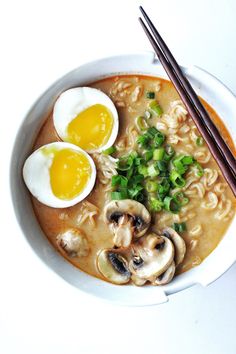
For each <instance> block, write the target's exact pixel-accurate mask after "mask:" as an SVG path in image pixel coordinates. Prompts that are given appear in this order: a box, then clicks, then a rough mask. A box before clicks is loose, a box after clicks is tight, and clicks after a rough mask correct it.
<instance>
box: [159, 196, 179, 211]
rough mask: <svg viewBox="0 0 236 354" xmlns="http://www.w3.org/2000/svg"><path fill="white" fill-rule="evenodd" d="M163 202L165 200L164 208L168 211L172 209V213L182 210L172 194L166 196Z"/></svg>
mask: <svg viewBox="0 0 236 354" xmlns="http://www.w3.org/2000/svg"><path fill="white" fill-rule="evenodd" d="M163 202H164V208H165V210H167V211H171V212H172V213H178V211H179V210H180V206H179V205H178V204H177V203H176V202H175V200H174V199H173V198H172V197H170V196H166V197H165V198H164V201H163Z"/></svg>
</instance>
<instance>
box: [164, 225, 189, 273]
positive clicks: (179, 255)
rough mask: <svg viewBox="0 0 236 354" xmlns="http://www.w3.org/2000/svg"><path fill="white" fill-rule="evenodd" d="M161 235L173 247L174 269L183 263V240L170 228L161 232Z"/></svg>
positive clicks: (184, 251)
mask: <svg viewBox="0 0 236 354" xmlns="http://www.w3.org/2000/svg"><path fill="white" fill-rule="evenodd" d="M163 235H164V236H166V237H168V238H169V239H170V240H171V241H172V242H173V244H174V247H175V265H176V267H177V266H178V265H179V264H180V263H182V262H183V260H184V256H185V253H186V245H185V241H184V240H183V238H182V237H181V236H180V235H179V234H178V233H177V232H176V231H175V230H174V229H172V228H171V227H167V228H166V229H164V230H163Z"/></svg>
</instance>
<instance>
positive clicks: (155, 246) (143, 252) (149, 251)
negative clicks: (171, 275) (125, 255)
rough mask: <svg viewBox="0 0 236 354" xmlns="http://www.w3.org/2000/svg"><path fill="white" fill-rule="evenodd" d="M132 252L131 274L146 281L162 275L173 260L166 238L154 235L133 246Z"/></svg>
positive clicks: (171, 246) (170, 243)
mask: <svg viewBox="0 0 236 354" xmlns="http://www.w3.org/2000/svg"><path fill="white" fill-rule="evenodd" d="M132 252H133V256H132V259H131V261H130V263H129V269H130V271H131V273H132V274H134V275H136V276H137V277H139V278H142V279H147V280H148V279H149V278H152V277H155V276H156V277H158V276H159V275H161V274H162V273H164V272H165V271H166V270H167V268H168V267H169V266H170V265H171V263H172V261H173V259H174V246H173V244H172V242H171V241H170V240H169V239H168V238H167V237H165V236H158V235H156V234H154V233H151V234H149V235H148V236H144V237H142V238H141V239H140V240H139V241H138V242H136V243H135V244H133V245H132Z"/></svg>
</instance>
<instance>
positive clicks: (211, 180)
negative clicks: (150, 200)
mask: <svg viewBox="0 0 236 354" xmlns="http://www.w3.org/2000/svg"><path fill="white" fill-rule="evenodd" d="M90 87H93V88H97V89H99V90H101V91H103V92H104V93H106V94H107V95H108V96H109V97H110V98H111V99H112V101H113V102H114V103H115V106H116V108H117V110H118V115H119V133H118V137H117V139H116V141H115V144H114V146H115V148H116V152H115V153H114V154H113V155H112V156H113V157H114V158H119V157H121V156H125V155H127V154H130V153H132V152H133V151H136V150H138V149H139V148H138V144H137V138H138V136H139V135H140V134H143V133H144V132H143V131H141V132H140V125H137V117H139V116H144V114H145V112H147V111H148V109H147V107H148V106H149V103H150V101H151V99H150V98H147V93H148V92H151V93H154V95H155V100H157V102H158V104H159V105H160V107H161V109H162V111H163V112H162V113H161V115H160V116H156V115H155V114H152V116H151V117H149V116H147V117H146V118H145V119H146V120H145V121H146V122H147V124H148V125H150V126H153V127H155V128H157V129H158V131H160V132H162V133H163V134H164V135H165V137H166V140H165V144H166V143H168V144H169V145H170V146H172V147H173V149H174V150H175V155H176V156H179V155H180V154H181V155H187V156H192V157H193V158H194V159H195V160H196V161H197V162H198V163H199V164H200V166H201V167H202V168H203V172H204V173H203V175H201V176H198V175H196V171H195V172H194V171H193V170H192V169H191V168H189V170H188V171H187V172H186V174H185V180H186V184H185V186H184V187H183V188H176V191H175V190H173V191H172V194H173V193H174V192H178V191H181V192H183V193H184V195H185V198H187V199H188V203H186V205H183V206H182V207H181V209H180V210H179V212H176V213H172V212H170V211H167V210H161V211H159V212H153V211H152V212H150V214H151V223H150V226H149V229H148V230H147V231H146V233H145V235H148V234H150V233H151V232H154V233H156V234H158V235H161V234H162V230H163V229H165V228H167V227H172V226H173V224H178V225H179V224H184V225H185V226H186V230H182V232H181V233H180V235H181V237H182V238H183V240H184V241H185V244H186V253H185V255H184V258H183V260H182V262H181V263H180V264H179V265H178V266H177V268H176V273H175V274H179V273H182V272H184V271H187V270H189V269H191V268H192V267H194V266H196V265H199V264H200V263H201V262H202V261H203V260H204V259H205V258H206V257H207V256H208V255H209V254H210V253H211V252H212V251H213V250H214V249H215V247H216V246H217V245H218V243H219V242H220V240H221V239H222V237H223V236H224V234H225V232H226V230H227V228H228V226H229V224H230V222H231V221H232V218H233V216H234V214H235V199H234V197H233V194H232V192H231V190H230V188H229V187H228V185H227V184H226V182H225V180H224V178H223V176H222V174H221V172H220V170H219V168H218V166H217V164H216V162H215V161H214V159H213V158H212V156H211V154H210V152H209V150H208V148H207V146H206V144H205V143H204V142H203V140H202V138H201V137H200V134H199V132H198V130H197V128H196V127H195V125H194V123H193V121H192V119H191V118H190V117H189V115H188V113H187V111H186V109H185V107H184V105H183V104H182V102H181V101H180V99H179V96H178V94H177V92H176V91H175V89H174V87H173V85H172V84H171V83H170V82H169V81H166V80H164V79H160V78H153V77H148V76H140V75H128V76H116V77H110V78H105V79H103V80H101V81H97V82H95V83H93V84H91V85H90ZM151 96H152V95H151ZM152 98H153V97H152ZM202 101H203V100H202ZM203 103H204V105H205V107H206V109H207V110H208V112H209V114H210V116H211V118H212V120H213V121H214V122H215V124H216V125H217V127H218V128H219V130H220V132H221V133H222V135H223V137H224V138H225V140H226V141H227V143H228V144H229V146H230V147H231V149H232V151H234V152H235V150H234V145H233V141H232V139H231V137H230V135H229V133H228V131H227V129H226V127H225V126H224V124H223V122H222V121H221V120H220V118H219V116H218V115H217V113H216V112H215V111H214V110H213V109H212V108H211V107H210V106H209V105H208V104H207V103H206V102H204V101H203ZM55 141H60V139H59V137H58V135H57V133H56V131H55V128H54V124H53V119H52V114H51V115H50V116H49V117H48V118H47V120H46V121H45V123H44V125H43V126H42V128H41V130H40V132H39V134H38V136H37V138H36V140H35V144H34V150H35V149H37V148H39V147H41V146H42V145H45V144H48V143H51V142H55ZM91 157H92V158H93V159H94V161H95V164H96V167H97V178H96V184H95V187H94V189H93V190H92V192H91V193H90V194H89V195H88V196H87V197H86V198H85V199H84V200H83V201H81V202H79V203H78V204H76V205H74V206H72V207H68V208H63V209H61V208H52V207H48V206H46V205H44V204H42V203H40V202H39V201H38V200H37V199H36V198H34V197H32V203H33V207H34V211H35V214H36V217H37V219H38V221H39V224H40V226H41V228H42V230H43V232H44V233H45V235H46V236H47V238H48V240H49V241H50V242H51V243H52V244H53V246H54V247H55V248H56V250H58V251H59V252H60V253H61V254H62V256H63V257H65V258H66V259H67V260H68V261H69V262H71V263H72V264H73V265H74V266H76V267H78V268H79V269H81V270H82V271H84V272H86V273H89V274H91V275H93V276H95V277H98V278H101V279H103V280H104V277H103V276H102V275H101V272H100V271H99V269H98V263H97V255H98V253H99V252H100V251H101V250H103V249H109V248H113V246H114V241H113V237H114V230H113V229H112V227H111V224H109V223H108V222H106V221H105V219H104V210H105V206H106V205H107V204H108V203H109V202H110V200H111V192H112V190H114V188H113V187H112V186H111V179H112V176H113V175H114V174H115V173H116V162H115V161H114V160H111V159H110V157H109V156H107V155H103V154H102V153H94V154H91ZM151 179H152V180H155V179H156V180H157V179H158V177H153V178H151ZM143 203H144V204H145V205H146V207H147V209H149V207H148V205H147V203H146V201H144V202H143ZM68 229H74V230H77V231H78V232H79V233H80V234H81V235H82V239H83V241H82V243H81V252H79V253H78V254H76V255H75V254H73V253H71V252H70V253H68V252H67V250H66V247H63V245H62V244H61V243H60V242H58V235H60V234H62V233H63V232H66V231H67V230H68ZM145 235H144V236H142V237H143V238H145ZM150 240H151V239H150ZM165 241H166V243H168V242H169V241H168V240H167V239H166V240H165ZM172 241H173V240H172ZM135 242H139V239H137V240H134V243H135ZM143 242H146V240H145V241H143ZM150 242H151V241H150ZM171 247H172V246H171ZM116 249H117V247H116ZM157 249H158V248H157ZM160 249H162V248H160ZM114 252H116V251H114ZM128 252H129V251H127V250H126V249H122V252H121V254H122V255H123V256H124V257H127V259H128V261H129V260H130V258H129V257H130V255H128ZM172 260H173V257H172ZM169 266H170V267H171V264H169ZM165 270H166V269H165ZM159 275H160V274H159ZM105 280H107V279H106V278H105ZM134 282H135V283H138V282H137V281H134ZM143 283H144V282H143ZM138 285H142V284H141V283H139V284H138Z"/></svg>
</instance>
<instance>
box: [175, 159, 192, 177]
mask: <svg viewBox="0 0 236 354" xmlns="http://www.w3.org/2000/svg"><path fill="white" fill-rule="evenodd" d="M194 161H195V160H194V158H193V156H188V155H180V156H178V157H177V158H176V159H174V161H173V165H174V166H175V169H176V171H177V172H178V173H179V174H181V175H183V174H184V173H185V172H186V171H187V169H188V166H189V165H191V164H193V163H194Z"/></svg>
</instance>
